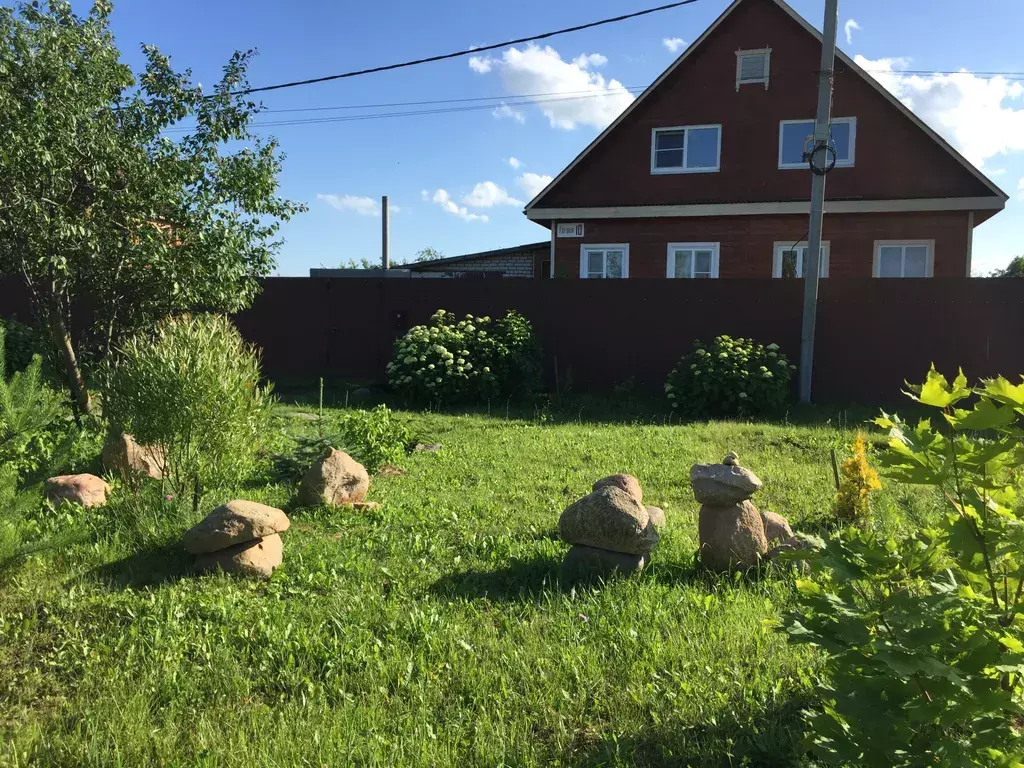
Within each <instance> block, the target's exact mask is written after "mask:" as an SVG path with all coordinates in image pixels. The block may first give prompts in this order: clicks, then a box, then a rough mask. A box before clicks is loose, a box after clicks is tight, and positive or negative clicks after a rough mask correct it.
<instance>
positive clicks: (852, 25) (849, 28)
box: [843, 19, 860, 45]
mask: <svg viewBox="0 0 1024 768" xmlns="http://www.w3.org/2000/svg"><path fill="white" fill-rule="evenodd" d="M843 29H844V30H845V31H846V44H847V45H852V44H853V30H855V29H857V30H859V29H860V24H858V23H857V22H856V21H854V20H853V19H847V20H846V24H844V25H843Z"/></svg>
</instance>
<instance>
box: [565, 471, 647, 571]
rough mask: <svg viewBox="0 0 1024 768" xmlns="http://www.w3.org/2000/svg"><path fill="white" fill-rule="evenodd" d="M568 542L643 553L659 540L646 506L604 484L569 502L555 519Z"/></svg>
mask: <svg viewBox="0 0 1024 768" xmlns="http://www.w3.org/2000/svg"><path fill="white" fill-rule="evenodd" d="M558 528H559V532H560V533H561V536H562V539H563V540H564V541H567V542H568V543H570V544H583V545H585V546H588V547H597V548H598V549H607V550H610V551H612V552H626V553H628V554H634V555H646V554H647V553H648V552H650V551H651V550H652V549H654V545H655V544H657V543H658V533H657V531H655V530H654V526H653V525H652V524H651V517H650V514H648V512H647V509H646V508H645V507H644V505H643V504H641V503H640V502H639V501H637V500H636V499H635V498H633V497H632V496H630V495H629V494H628V493H626V492H625V491H623V490H622V489H621V488H616V487H613V486H607V487H604V488H599V489H598V490H596V491H593V492H592V493H590V494H588V495H586V496H584V497H583V498H582V499H580V500H579V501H577V502H575V503H574V504H572V505H570V506H569V507H567V508H566V510H565V511H564V512H563V513H562V516H561V517H560V518H559V519H558Z"/></svg>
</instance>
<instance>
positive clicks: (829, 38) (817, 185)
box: [800, 0, 839, 403]
mask: <svg viewBox="0 0 1024 768" xmlns="http://www.w3.org/2000/svg"><path fill="white" fill-rule="evenodd" d="M838 26H839V0H825V24H824V27H823V35H822V40H821V70H820V74H819V76H818V113H817V115H816V116H815V119H814V149H813V152H812V155H811V165H812V167H813V166H814V165H815V161H816V162H817V163H818V166H817V167H818V172H815V173H814V176H813V181H812V183H811V223H810V227H809V228H808V235H807V250H806V251H805V255H804V315H803V325H802V326H801V329H800V402H801V403H809V402H811V371H812V369H813V368H814V324H815V321H816V320H817V313H818V278H819V276H820V275H819V272H820V271H821V270H820V266H821V227H822V219H823V218H824V212H825V172H824V169H825V168H827V167H828V165H829V164H830V154H831V153H830V152H829V150H828V149H827V148H828V147H829V146H830V145H831V142H832V136H831V134H832V131H831V125H830V124H831V122H832V74H833V67H834V65H835V59H836V28H837V27H838ZM834 159H835V158H834V156H833V157H831V160H834Z"/></svg>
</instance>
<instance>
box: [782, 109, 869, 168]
mask: <svg viewBox="0 0 1024 768" xmlns="http://www.w3.org/2000/svg"><path fill="white" fill-rule="evenodd" d="M798 123H810V124H811V132H812V133H813V132H814V118H813V117H812V118H811V119H809V120H808V119H806V118H805V119H803V120H780V121H779V170H781V171H787V170H797V169H799V170H804V171H806V170H807V162H806V161H801V162H799V163H784V162H782V129H783V126H786V125H796V124H798ZM836 123H849V125H850V158H849V159H848V160H838V159H837V160H836V168H853V166H854V165H855V164H856V160H857V118H856V117H833V118H832V121H831V125H835V124H836Z"/></svg>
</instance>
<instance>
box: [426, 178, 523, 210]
mask: <svg viewBox="0 0 1024 768" xmlns="http://www.w3.org/2000/svg"><path fill="white" fill-rule="evenodd" d="M435 202H436V201H435ZM462 202H463V203H464V204H465V205H468V206H469V207H470V208H493V207H494V206H496V205H522V204H523V201H522V200H516V199H515V198H514V197H512V196H511V195H509V193H508V192H507V191H505V190H504V189H503V188H501V187H499V186H498V185H497V184H495V183H494V182H493V181H481V182H480V183H479V184H477V185H476V186H475V187H473V191H472V192H470V193H469V194H468V195H466V196H465V197H464V198H462Z"/></svg>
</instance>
